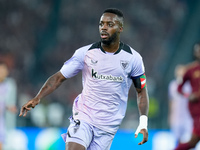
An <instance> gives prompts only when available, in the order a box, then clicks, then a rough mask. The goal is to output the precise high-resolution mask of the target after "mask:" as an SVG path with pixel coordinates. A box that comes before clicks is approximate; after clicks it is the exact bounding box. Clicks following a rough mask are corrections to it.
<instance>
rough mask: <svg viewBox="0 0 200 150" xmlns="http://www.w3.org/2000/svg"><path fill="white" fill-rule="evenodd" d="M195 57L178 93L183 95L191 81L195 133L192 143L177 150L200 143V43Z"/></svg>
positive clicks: (191, 107) (191, 109)
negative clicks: (187, 83) (183, 88)
mask: <svg viewBox="0 0 200 150" xmlns="http://www.w3.org/2000/svg"><path fill="white" fill-rule="evenodd" d="M194 56H195V61H194V62H192V63H190V64H189V65H188V69H187V71H186V73H185V75H184V77H183V82H182V83H181V84H180V85H179V87H178V91H179V92H180V93H182V94H183V91H182V87H183V85H184V84H185V83H186V81H189V82H190V84H191V86H192V93H191V94H190V96H189V110H190V114H191V116H192V119H193V133H192V137H191V139H190V141H189V142H187V143H181V144H179V145H178V147H177V148H176V150H189V149H191V148H194V147H195V146H196V145H197V143H198V142H199V141H200V109H199V108H200V43H196V44H195V45H194Z"/></svg>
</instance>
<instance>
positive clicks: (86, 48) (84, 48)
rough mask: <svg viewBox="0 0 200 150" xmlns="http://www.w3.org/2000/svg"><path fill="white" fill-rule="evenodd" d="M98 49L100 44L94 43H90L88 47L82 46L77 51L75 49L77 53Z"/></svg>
mask: <svg viewBox="0 0 200 150" xmlns="http://www.w3.org/2000/svg"><path fill="white" fill-rule="evenodd" d="M99 47H100V43H99V42H95V43H91V44H88V45H84V46H82V47H80V48H79V49H77V51H88V50H91V49H95V48H99Z"/></svg>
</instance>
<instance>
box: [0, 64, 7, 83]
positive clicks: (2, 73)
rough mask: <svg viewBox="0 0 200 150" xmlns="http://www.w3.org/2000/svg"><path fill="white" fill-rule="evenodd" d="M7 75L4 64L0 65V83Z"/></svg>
mask: <svg viewBox="0 0 200 150" xmlns="http://www.w3.org/2000/svg"><path fill="white" fill-rule="evenodd" d="M7 75H8V68H7V66H6V65H4V64H0V82H2V81H3V80H4V79H5V78H6V77H7Z"/></svg>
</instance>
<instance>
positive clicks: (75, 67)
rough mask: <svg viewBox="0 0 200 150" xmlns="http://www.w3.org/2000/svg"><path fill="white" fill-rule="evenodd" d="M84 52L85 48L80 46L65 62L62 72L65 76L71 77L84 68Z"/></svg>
mask: <svg viewBox="0 0 200 150" xmlns="http://www.w3.org/2000/svg"><path fill="white" fill-rule="evenodd" d="M84 54H85V53H84V50H83V49H81V48H80V49H78V50H76V51H75V53H74V55H73V56H72V57H71V58H70V59H69V60H67V61H66V62H65V63H64V64H63V66H62V68H61V69H60V72H61V73H62V75H63V76H64V77H65V78H71V77H73V76H75V75H76V74H77V73H78V72H80V71H81V70H82V69H83V66H84V56H85V55H84Z"/></svg>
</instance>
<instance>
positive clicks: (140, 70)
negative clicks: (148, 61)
mask: <svg viewBox="0 0 200 150" xmlns="http://www.w3.org/2000/svg"><path fill="white" fill-rule="evenodd" d="M144 72H145V69H144V63H143V60H142V57H141V56H140V54H138V53H136V56H135V57H134V58H133V63H132V71H131V78H137V77H140V76H142V75H143V74H144Z"/></svg>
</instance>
